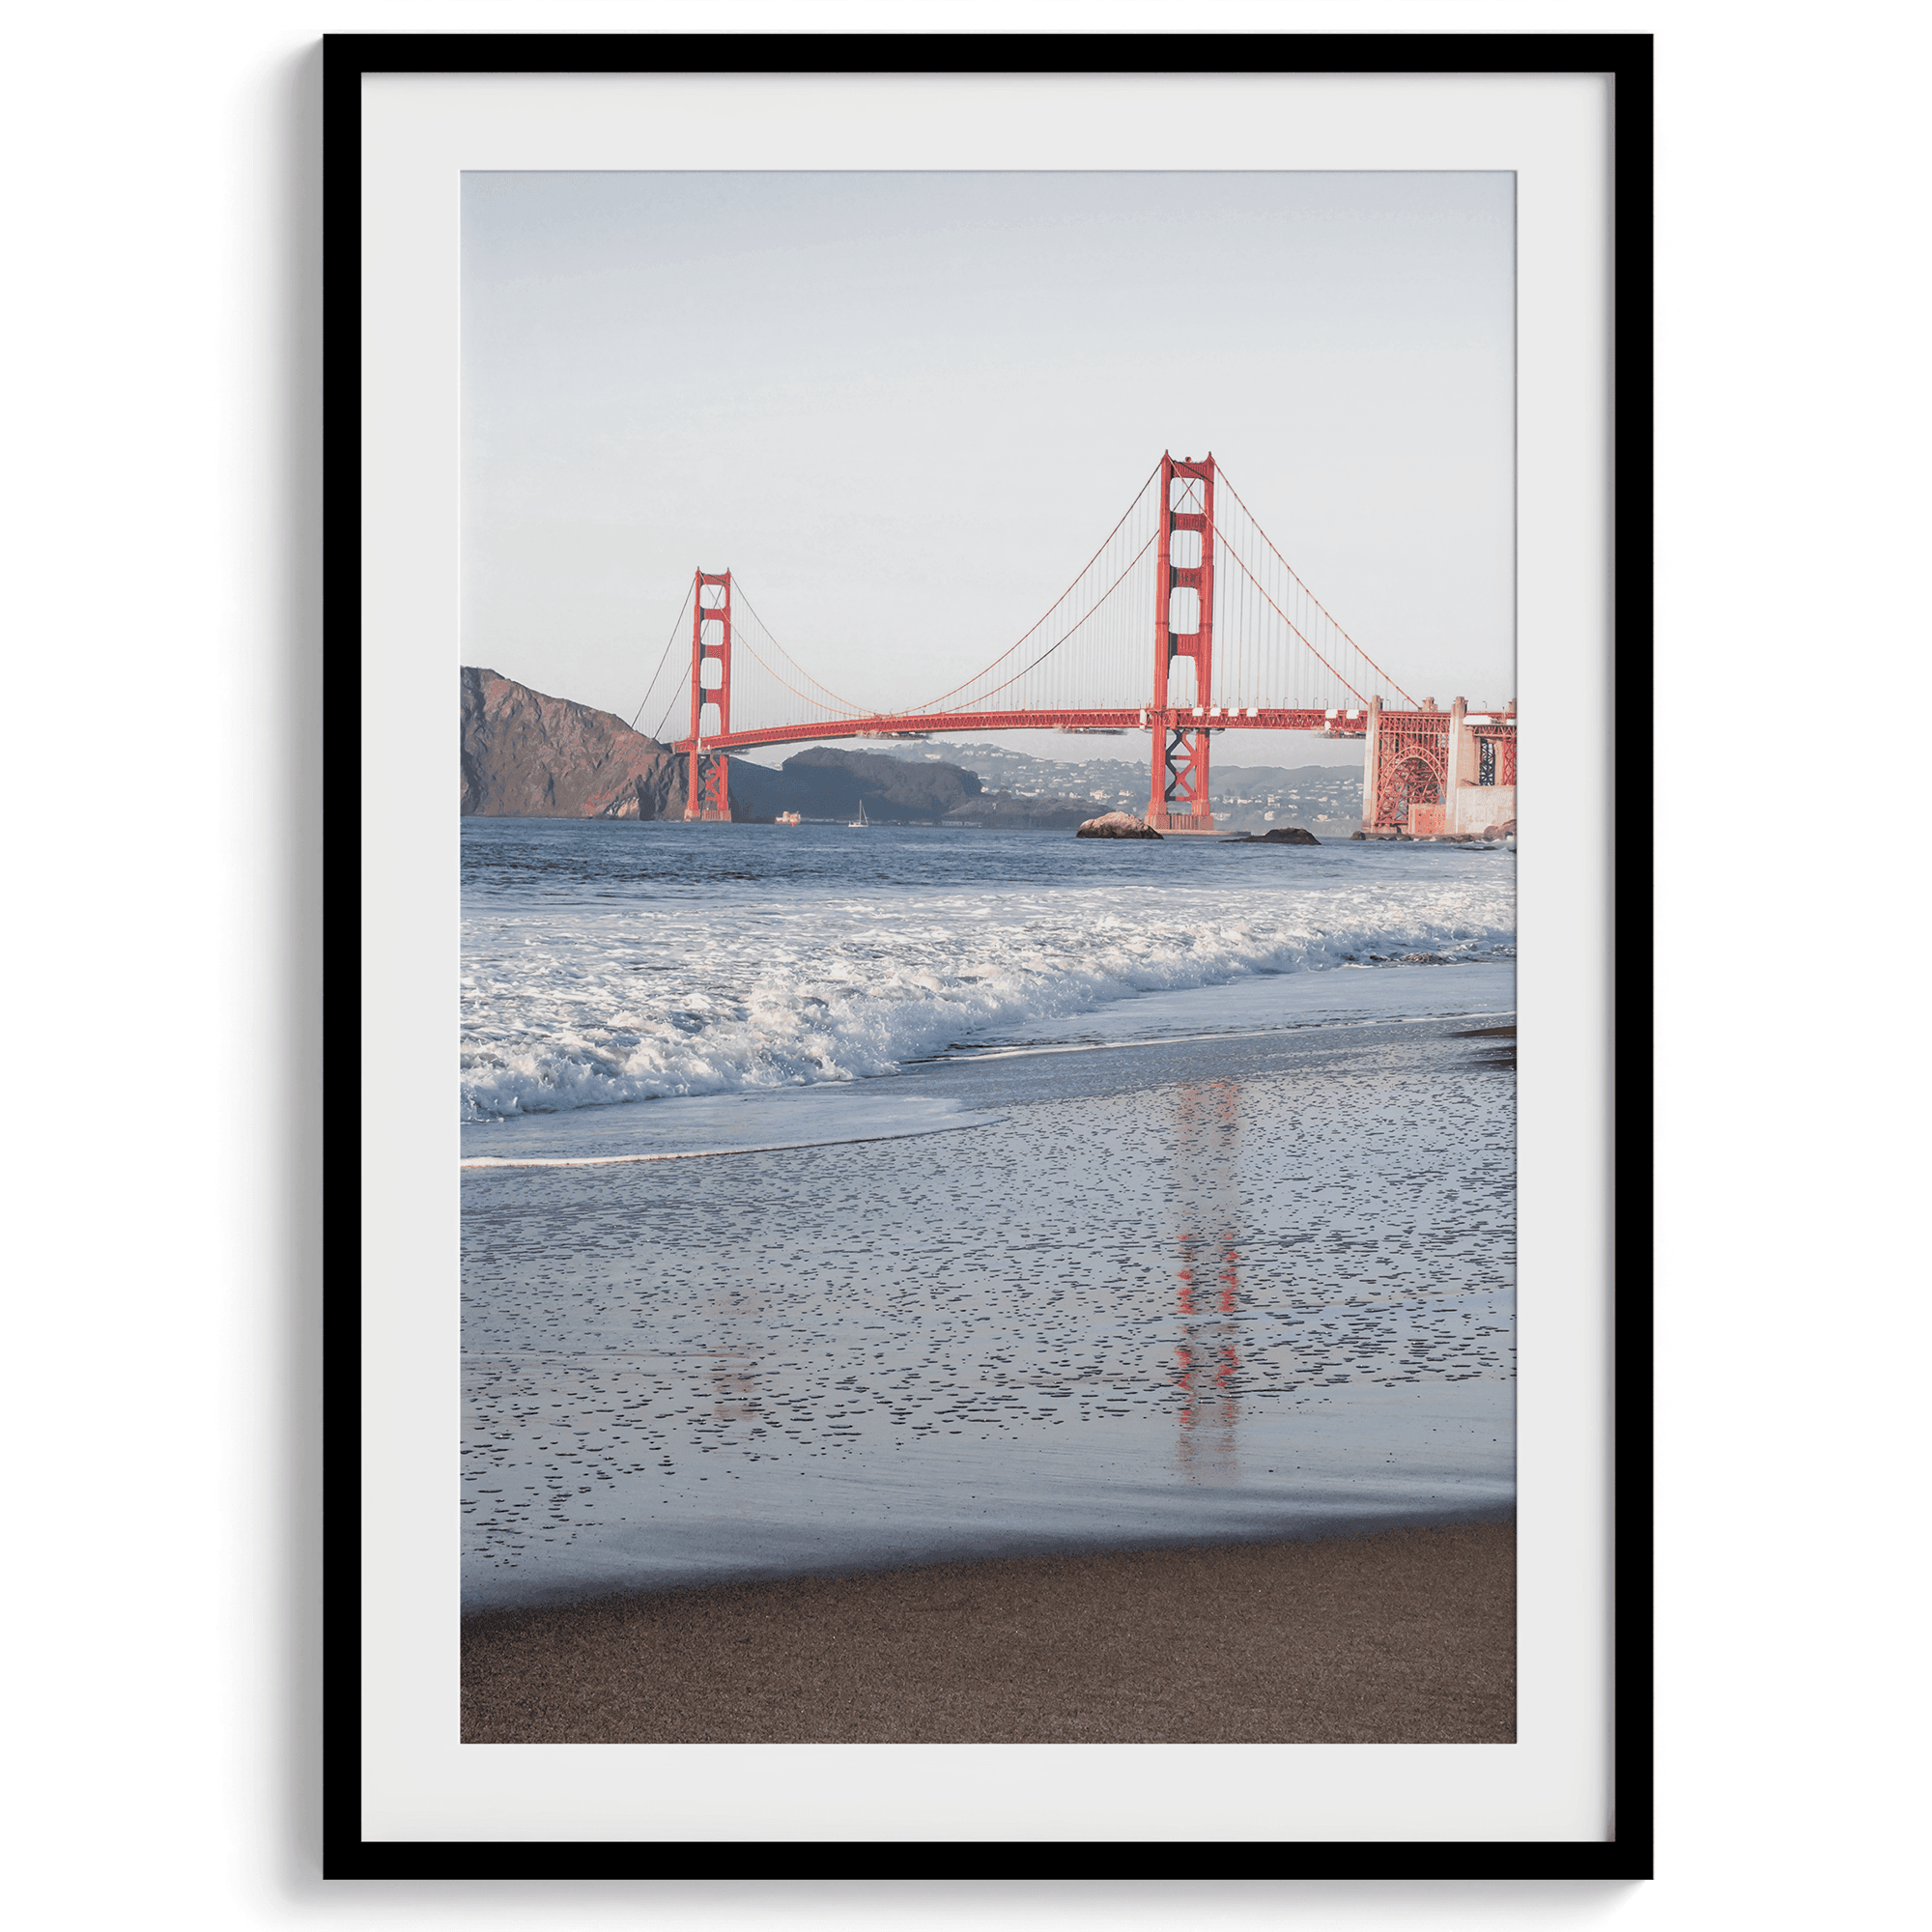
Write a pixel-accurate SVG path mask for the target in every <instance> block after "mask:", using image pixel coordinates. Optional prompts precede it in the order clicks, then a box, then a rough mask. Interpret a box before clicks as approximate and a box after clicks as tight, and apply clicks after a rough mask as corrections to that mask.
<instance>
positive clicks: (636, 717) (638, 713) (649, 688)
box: [631, 577, 697, 738]
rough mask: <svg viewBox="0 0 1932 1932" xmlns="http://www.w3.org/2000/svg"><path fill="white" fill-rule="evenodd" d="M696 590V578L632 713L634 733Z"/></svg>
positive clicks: (679, 609) (678, 610) (655, 687)
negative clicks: (656, 666)
mask: <svg viewBox="0 0 1932 1932" xmlns="http://www.w3.org/2000/svg"><path fill="white" fill-rule="evenodd" d="M696 588H697V580H696V578H695V577H694V578H693V579H692V580H691V585H690V588H689V589H687V590H686V591H685V593H684V602H683V603H682V604H680V605H679V606H678V607H677V622H676V623H674V624H673V625H672V626H671V627H670V639H669V641H668V642H667V643H666V645H665V650H664V657H661V658H660V659H659V660H658V668H657V669H656V670H654V671H652V673H651V681H650V683H648V684H647V685H645V686H644V695H643V696H641V697H640V698H639V699H638V708H637V709H636V710H635V711H634V712H632V713H631V729H632V730H633V731H635V730H636V729H637V728H638V720H639V718H641V717H642V716H643V715H644V706H645V705H647V704H648V703H649V702H650V701H651V693H652V692H654V691H655V690H656V689H657V688H658V679H659V678H661V677H662V676H663V675H664V668H665V663H666V660H667V659H668V658H669V656H670V647H671V645H672V644H674V643H676V642H677V634H678V632H679V631H681V630H682V629H683V628H684V613H685V611H686V610H687V609H688V608H689V606H690V603H691V593H692V591H693V590H696ZM671 702H672V703H673V704H675V703H676V702H677V699H676V698H675V697H673V698H672V699H671ZM669 716H670V713H669V712H668V711H667V712H666V713H665V718H668V717H669ZM658 723H659V724H660V725H662V724H663V723H664V719H660V720H659V721H658ZM651 736H652V737H653V738H656V737H657V733H656V732H655V731H653V732H652V733H651Z"/></svg>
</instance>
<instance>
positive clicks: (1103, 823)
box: [1073, 811, 1161, 838]
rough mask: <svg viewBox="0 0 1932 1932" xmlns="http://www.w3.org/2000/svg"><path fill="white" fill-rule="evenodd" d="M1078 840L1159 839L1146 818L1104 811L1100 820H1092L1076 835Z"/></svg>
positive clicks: (1125, 812)
mask: <svg viewBox="0 0 1932 1932" xmlns="http://www.w3.org/2000/svg"><path fill="white" fill-rule="evenodd" d="M1073 836H1074V838H1160V837H1161V834H1159V833H1158V832H1156V831H1155V830H1154V829H1153V827H1152V826H1151V825H1150V824H1149V823H1148V822H1147V820H1146V819H1145V818H1136V817H1135V816H1134V814H1133V813H1132V812H1131V811H1103V812H1102V813H1101V814H1100V815H1099V817H1098V818H1090V819H1088V820H1087V822H1086V823H1085V824H1084V825H1082V826H1081V828H1080V829H1079V831H1078V832H1076V833H1075V834H1074V835H1073Z"/></svg>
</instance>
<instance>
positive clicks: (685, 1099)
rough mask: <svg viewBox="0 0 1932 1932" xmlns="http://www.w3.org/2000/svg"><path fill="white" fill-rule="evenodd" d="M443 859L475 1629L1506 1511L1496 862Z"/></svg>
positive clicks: (1505, 1099)
mask: <svg viewBox="0 0 1932 1932" xmlns="http://www.w3.org/2000/svg"><path fill="white" fill-rule="evenodd" d="M464 866H465V876H464V917H465V924H464V960H463V972H464V979H463V1050H462V1067H461V1081H460V1107H461V1112H462V1120H463V1125H462V1140H463V1161H464V1166H465V1172H464V1176H463V1183H464V1209H463V1254H464V1267H463V1293H464V1391H465V1396H464V1400H465V1416H464V1437H463V1451H462V1472H461V1474H462V1503H461V1509H462V1513H463V1518H464V1527H463V1550H464V1554H463V1594H464V1602H465V1605H466V1606H467V1607H470V1608H476V1607H484V1606H488V1605H497V1604H507V1603H519V1602H533V1601H546V1600H555V1599H559V1598H567V1597H570V1596H576V1595H582V1594H586V1593H597V1592H602V1591H608V1590H611V1589H623V1588H645V1589H649V1588H661V1587H665V1586H667V1585H673V1584H677V1583H682V1582H687V1581H696V1580H709V1579H716V1578H722V1577H753V1576H774V1575H783V1574H788V1573H794V1572H800V1571H837V1570H840V1569H849V1568H859V1567H868V1566H873V1565H878V1564H884V1563H899V1562H908V1561H925V1560H944V1559H949V1558H952V1557H956V1556H960V1555H969V1554H994V1553H1012V1552H1019V1551H1025V1550H1046V1549H1067V1548H1095V1547H1106V1548H1119V1547H1125V1546H1128V1545H1133V1544H1173V1543H1186V1542H1196V1541H1212V1540H1218V1539H1223V1538H1228V1537H1248V1536H1273V1535H1293V1534H1313V1533H1320V1532H1321V1531H1323V1530H1331V1529H1337V1528H1347V1527H1357V1526H1367V1525H1376V1524H1382V1523H1394V1522H1407V1521H1423V1520H1445V1519H1464V1520H1466V1519H1468V1518H1470V1517H1475V1516H1482V1515H1486V1514H1490V1515H1493V1514H1498V1513H1505V1512H1507V1511H1508V1510H1509V1509H1510V1508H1511V1507H1513V1500H1514V1186H1515V1151H1514V1120H1515V1113H1514V1093H1513V1089H1514V1080H1513V1076H1512V1073H1511V1070H1510V1067H1511V1065H1513V1041H1512V1039H1511V1038H1509V1037H1505V1036H1502V1035H1500V1034H1498V1033H1497V1032H1496V1031H1495V1030H1496V1029H1497V1028H1498V1027H1502V1026H1506V1025H1508V1024H1509V1023H1510V1021H1511V1020H1512V1019H1513V1008H1514V932H1515V917H1514V903H1515V874H1514V866H1515V861H1514V857H1513V855H1512V854H1509V853H1506V852H1501V851H1489V850H1479V849H1473V848H1467V847H1426V846H1388V845H1364V844H1352V843H1350V844H1338V845H1332V846H1322V847H1320V848H1307V847H1287V848H1256V847H1241V846H1228V845H1220V844H1214V843H1208V842H1207V841H1199V840H1186V841H1183V840H1179V839H1177V840H1168V841H1163V842H1160V843H1153V842H1145V843H1143V842H1137V841H1136V842H1122V843H1114V842H1111V841H1108V842H1102V841H1091V840H1074V839H1072V838H1068V837H1066V836H1065V835H1050V834H1025V833H987V832H963V831H953V830H946V831H939V830H932V831H927V830H924V829H920V828H912V829H893V828H872V829H870V830H867V831H854V830H847V829H846V828H843V827H798V828H786V827H773V826H704V827H685V826H681V825H650V824H644V825H631V824H621V823H620V824H611V825H602V824H594V823H583V824H579V823H575V822H558V821H516V820H509V821H504V820H496V821H490V820H470V821H468V822H466V824H465V827H464Z"/></svg>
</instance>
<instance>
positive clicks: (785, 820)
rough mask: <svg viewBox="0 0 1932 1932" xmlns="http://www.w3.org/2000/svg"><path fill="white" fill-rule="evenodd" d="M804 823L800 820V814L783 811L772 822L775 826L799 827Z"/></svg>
mask: <svg viewBox="0 0 1932 1932" xmlns="http://www.w3.org/2000/svg"><path fill="white" fill-rule="evenodd" d="M802 822H803V821H802V820H801V819H800V817H799V815H798V813H797V812H795V811H781V812H780V813H779V815H778V816H777V817H776V818H775V819H773V821H772V823H773V824H774V825H798V824H800V823H802Z"/></svg>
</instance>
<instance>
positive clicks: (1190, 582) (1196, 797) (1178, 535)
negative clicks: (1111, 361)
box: [1148, 450, 1214, 832]
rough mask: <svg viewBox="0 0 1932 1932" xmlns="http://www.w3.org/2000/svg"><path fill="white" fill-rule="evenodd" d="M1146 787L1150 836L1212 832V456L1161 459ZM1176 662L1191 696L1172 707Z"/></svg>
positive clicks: (1166, 455)
mask: <svg viewBox="0 0 1932 1932" xmlns="http://www.w3.org/2000/svg"><path fill="white" fill-rule="evenodd" d="M1154 572H1155V574H1154V584H1155V592H1154V600H1153V602H1154V610H1153V703H1152V704H1151V706H1150V707H1149V710H1148V723H1149V725H1151V726H1152V728H1153V782H1152V787H1151V794H1150V796H1149V799H1148V823H1149V824H1150V825H1151V826H1152V827H1153V829H1154V830H1155V831H1156V832H1212V831H1213V829H1214V817H1213V813H1212V812H1211V811H1209V810H1208V722H1207V721H1208V716H1209V706H1210V704H1211V701H1212V694H1213V669H1214V457H1213V452H1212V451H1211V450H1210V451H1209V452H1208V457H1207V459H1206V461H1205V462H1201V463H1196V462H1194V461H1193V459H1192V458H1190V457H1182V458H1180V459H1179V461H1178V462H1177V461H1176V459H1175V458H1174V457H1173V456H1171V455H1169V454H1167V453H1166V452H1165V451H1163V452H1162V455H1161V459H1160V544H1159V552H1158V558H1157V561H1156V563H1155V566H1154ZM1176 658H1187V659H1189V660H1190V661H1191V663H1192V666H1193V673H1194V691H1193V695H1192V696H1191V697H1189V698H1188V700H1187V702H1186V703H1184V704H1180V705H1176V704H1175V703H1173V701H1172V697H1173V694H1172V693H1171V691H1170V679H1171V677H1172V673H1173V669H1174V661H1175V659H1176Z"/></svg>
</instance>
